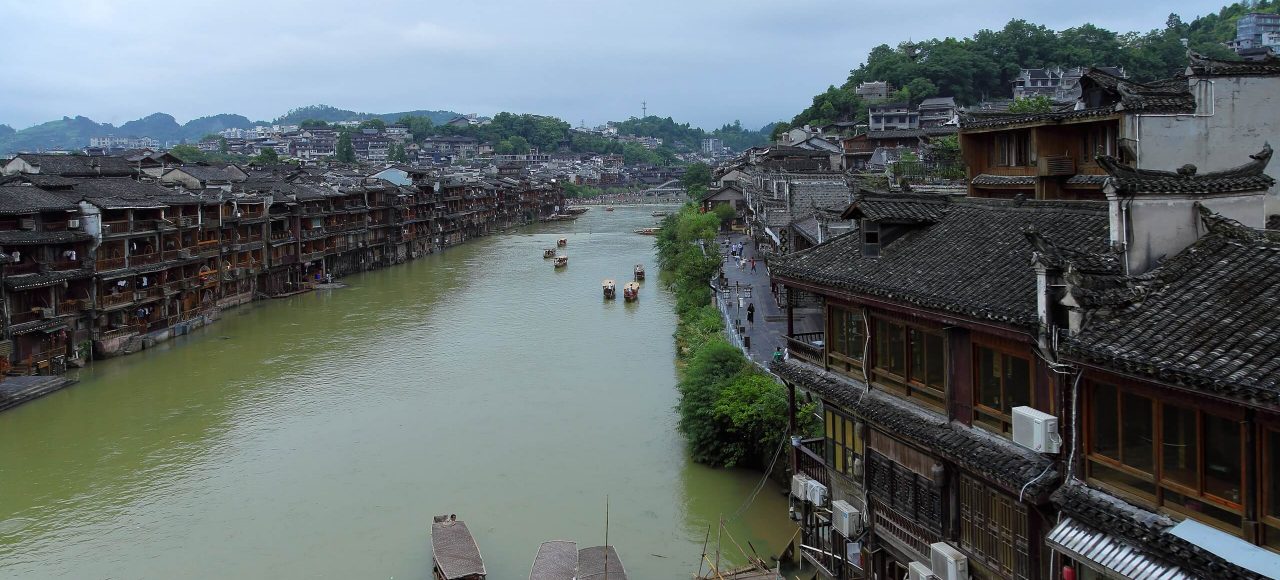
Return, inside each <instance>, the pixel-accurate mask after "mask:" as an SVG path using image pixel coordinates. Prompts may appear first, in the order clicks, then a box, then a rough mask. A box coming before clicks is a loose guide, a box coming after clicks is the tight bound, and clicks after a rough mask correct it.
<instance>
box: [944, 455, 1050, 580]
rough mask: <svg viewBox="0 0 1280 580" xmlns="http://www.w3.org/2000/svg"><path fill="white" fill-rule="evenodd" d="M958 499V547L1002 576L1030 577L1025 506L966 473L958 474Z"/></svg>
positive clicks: (1028, 535) (1033, 568) (1032, 569)
mask: <svg viewBox="0 0 1280 580" xmlns="http://www.w3.org/2000/svg"><path fill="white" fill-rule="evenodd" d="M959 500H960V501H959V504H960V505H959V506H958V510H957V511H958V513H959V518H960V529H959V533H958V538H959V543H960V547H961V548H963V549H964V550H965V551H966V552H969V554H971V555H972V556H974V558H975V559H976V560H977V561H978V563H979V564H981V565H983V566H984V567H987V568H991V569H993V571H995V572H997V573H998V574H999V575H1000V576H1002V577H1007V578H1030V577H1032V576H1033V575H1034V574H1035V566H1034V565H1032V563H1031V539H1030V537H1031V536H1030V518H1029V513H1028V510H1027V508H1026V505H1024V504H1022V503H1021V502H1019V501H1018V500H1017V499H1016V498H1013V497H1011V496H1008V495H1005V494H1004V493H1003V492H1000V491H997V490H996V489H995V488H993V487H992V486H990V485H986V484H984V483H983V482H982V481H979V480H978V479H976V478H974V477H971V476H969V475H966V474H961V476H960V483H959Z"/></svg>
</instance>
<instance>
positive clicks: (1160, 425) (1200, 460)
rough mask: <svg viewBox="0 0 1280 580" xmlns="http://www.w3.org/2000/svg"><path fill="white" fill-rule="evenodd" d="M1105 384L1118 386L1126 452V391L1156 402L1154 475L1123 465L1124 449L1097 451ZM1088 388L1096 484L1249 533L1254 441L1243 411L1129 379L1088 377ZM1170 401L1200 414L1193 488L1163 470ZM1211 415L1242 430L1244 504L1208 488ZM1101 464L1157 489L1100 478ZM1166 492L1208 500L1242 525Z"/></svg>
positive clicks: (1091, 476)
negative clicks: (1250, 445)
mask: <svg viewBox="0 0 1280 580" xmlns="http://www.w3.org/2000/svg"><path fill="white" fill-rule="evenodd" d="M1099 384H1106V385H1110V386H1112V387H1113V388H1114V389H1115V392H1116V400H1115V401H1111V402H1110V404H1112V405H1114V406H1115V408H1116V420H1117V438H1118V439H1117V445H1118V446H1119V447H1120V449H1121V450H1122V449H1123V446H1124V443H1123V436H1124V434H1123V431H1122V429H1123V426H1124V424H1125V419H1124V410H1123V407H1122V406H1121V404H1120V402H1121V400H1122V399H1123V397H1124V395H1125V394H1130V395H1137V396H1140V397H1143V398H1145V399H1147V400H1148V401H1150V402H1151V405H1152V421H1151V428H1152V432H1151V438H1152V453H1153V457H1152V472H1151V473H1145V472H1143V471H1142V470H1140V469H1137V468H1134V467H1131V466H1129V465H1125V464H1124V463H1123V453H1122V452H1121V457H1119V458H1111V457H1107V456H1105V455H1100V454H1097V453H1095V452H1094V451H1093V420H1094V417H1095V413H1094V408H1095V406H1096V405H1097V404H1098V401H1097V400H1096V396H1095V394H1094V390H1095V388H1096V386H1097V385H1099ZM1084 387H1085V388H1084V428H1083V447H1082V449H1083V451H1084V461H1085V476H1086V478H1087V479H1088V480H1089V481H1090V482H1092V483H1095V484H1097V485H1099V486H1102V487H1104V488H1106V489H1108V490H1112V491H1114V492H1116V493H1118V494H1119V495H1121V496H1123V497H1126V498H1128V499H1132V500H1136V501H1137V502H1139V503H1140V504H1144V505H1148V506H1151V507H1152V508H1154V509H1156V510H1159V511H1165V512H1169V513H1174V514H1178V515H1180V516H1183V517H1188V518H1191V519H1195V520H1196V521H1198V522H1201V523H1204V524H1206V525H1210V526H1213V527H1215V528H1218V529H1220V530H1223V531H1225V532H1227V533H1230V534H1232V535H1235V536H1243V535H1244V520H1245V519H1246V518H1245V504H1246V503H1247V500H1248V498H1247V497H1244V494H1247V491H1248V486H1247V485H1246V482H1247V480H1248V476H1249V473H1248V467H1247V462H1246V461H1245V459H1246V453H1247V451H1248V450H1247V449H1246V448H1245V445H1246V441H1248V438H1247V433H1246V431H1245V430H1246V429H1247V428H1248V426H1247V425H1246V424H1244V423H1243V419H1244V416H1243V410H1237V411H1236V412H1223V410H1221V409H1217V408H1213V409H1208V410H1207V409H1205V408H1204V407H1203V405H1198V404H1196V402H1195V401H1192V400H1187V399H1185V398H1183V397H1176V396H1175V397H1172V398H1169V397H1167V396H1166V394H1165V393H1163V392H1160V390H1157V389H1151V388H1146V387H1143V386H1139V385H1135V384H1132V383H1129V382H1126V381H1116V380H1095V379H1086V380H1085V381H1084ZM1169 405H1172V406H1177V407H1181V408H1184V409H1189V410H1191V411H1193V412H1194V413H1195V416H1196V435H1195V437H1196V443H1197V444H1196V453H1197V458H1196V481H1197V485H1196V487H1195V488H1192V487H1188V486H1187V485H1185V484H1182V483H1179V482H1176V481H1173V480H1171V479H1166V478H1165V477H1164V473H1163V472H1164V444H1163V437H1164V415H1165V407H1166V406H1169ZM1206 415H1212V416H1214V417H1217V418H1219V419H1223V420H1226V421H1229V422H1235V423H1236V424H1237V425H1238V428H1239V429H1240V433H1239V439H1240V450H1239V453H1240V455H1239V458H1240V465H1241V473H1240V490H1241V493H1242V497H1241V498H1240V501H1239V502H1233V501H1231V500H1229V499H1226V498H1220V497H1217V496H1215V495H1212V494H1210V493H1208V492H1207V491H1205V469H1206V467H1205V460H1204V459H1205V453H1206V451H1205V447H1206V445H1205V427H1204V424H1205V420H1204V418H1205V416H1206ZM1095 463H1096V464H1098V465H1101V466H1102V467H1103V468H1106V469H1111V470H1114V471H1117V472H1119V473H1121V474H1123V475H1126V476H1129V477H1133V478H1135V479H1138V480H1141V481H1142V482H1144V483H1146V484H1149V485H1150V486H1151V488H1152V490H1151V491H1150V492H1148V491H1144V490H1141V489H1137V488H1134V487H1132V486H1130V485H1126V484H1125V483H1122V482H1119V481H1115V480H1111V479H1102V478H1100V477H1098V476H1096V475H1095V473H1094V464H1095ZM1166 492H1167V493H1174V494H1179V495H1183V496H1186V498H1187V499H1189V500H1193V501H1199V502H1202V503H1204V504H1205V505H1206V506H1208V507H1209V508H1211V509H1216V510H1221V511H1223V512H1227V513H1229V514H1232V515H1234V516H1236V517H1238V518H1239V519H1240V520H1241V525H1239V526H1235V527H1232V526H1231V525H1230V523H1228V522H1225V521H1223V520H1220V519H1218V518H1216V517H1214V516H1212V515H1210V514H1209V513H1207V512H1197V511H1195V510H1189V509H1186V508H1185V507H1182V506H1180V505H1178V504H1177V503H1174V502H1173V501H1166V498H1165V494H1166Z"/></svg>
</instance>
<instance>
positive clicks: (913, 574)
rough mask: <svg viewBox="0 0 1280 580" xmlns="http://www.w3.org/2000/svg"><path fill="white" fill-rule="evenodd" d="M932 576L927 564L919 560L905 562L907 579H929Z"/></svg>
mask: <svg viewBox="0 0 1280 580" xmlns="http://www.w3.org/2000/svg"><path fill="white" fill-rule="evenodd" d="M933 577H934V576H933V571H932V570H930V569H929V567H928V566H926V565H924V564H921V563H920V562H912V563H910V564H907V580H929V579H930V578H933Z"/></svg>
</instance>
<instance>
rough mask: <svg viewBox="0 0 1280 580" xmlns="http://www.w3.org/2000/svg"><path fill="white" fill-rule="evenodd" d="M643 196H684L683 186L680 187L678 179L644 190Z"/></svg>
mask: <svg viewBox="0 0 1280 580" xmlns="http://www.w3.org/2000/svg"><path fill="white" fill-rule="evenodd" d="M644 194H645V195H674V194H681V195H682V194H684V186H683V185H680V180H679V179H672V180H670V181H667V182H666V183H663V184H661V185H659V186H657V187H650V188H649V189H646V190H644Z"/></svg>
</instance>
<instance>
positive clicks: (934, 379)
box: [924, 334, 947, 388]
mask: <svg viewBox="0 0 1280 580" xmlns="http://www.w3.org/2000/svg"><path fill="white" fill-rule="evenodd" d="M924 340H925V345H926V346H927V348H928V350H929V360H928V361H927V362H925V374H924V377H925V381H924V382H925V383H926V384H928V385H931V386H936V387H938V388H944V385H946V366H947V364H946V353H945V352H943V341H942V335H938V334H927V335H925V339H924Z"/></svg>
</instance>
